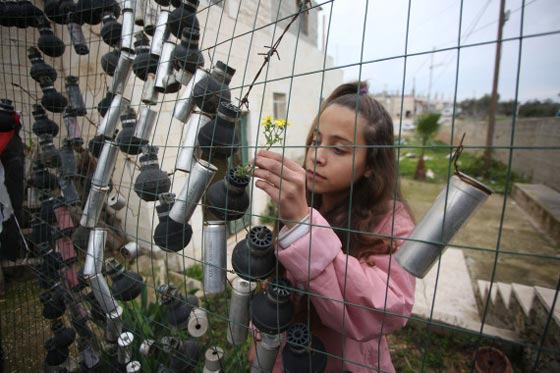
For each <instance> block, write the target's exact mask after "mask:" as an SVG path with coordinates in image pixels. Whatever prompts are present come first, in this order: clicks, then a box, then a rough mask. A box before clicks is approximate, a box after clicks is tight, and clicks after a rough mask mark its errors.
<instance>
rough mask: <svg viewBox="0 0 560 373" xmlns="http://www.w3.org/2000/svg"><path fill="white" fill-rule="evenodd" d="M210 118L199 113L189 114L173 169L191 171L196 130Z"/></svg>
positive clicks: (196, 138)
mask: <svg viewBox="0 0 560 373" xmlns="http://www.w3.org/2000/svg"><path fill="white" fill-rule="evenodd" d="M211 120H212V118H210V117H208V116H206V115H204V114H200V113H192V114H191V115H190V116H189V119H188V122H187V124H186V125H185V127H186V133H185V138H184V139H183V143H182V144H181V148H180V150H179V154H178V155H177V161H176V162H175V170H179V171H184V172H191V168H192V165H193V160H194V150H195V146H196V144H197V141H198V131H199V129H200V128H202V127H203V126H204V125H205V124H206V123H208V122H210V121H211Z"/></svg>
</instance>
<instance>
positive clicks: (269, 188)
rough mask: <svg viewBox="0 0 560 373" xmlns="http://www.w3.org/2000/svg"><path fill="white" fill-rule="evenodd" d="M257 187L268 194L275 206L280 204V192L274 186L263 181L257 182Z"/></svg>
mask: <svg viewBox="0 0 560 373" xmlns="http://www.w3.org/2000/svg"><path fill="white" fill-rule="evenodd" d="M255 186H256V187H257V188H259V189H262V190H263V191H264V192H265V193H266V194H268V195H269V196H270V198H271V199H272V201H273V202H274V203H275V204H278V203H279V200H280V191H279V190H278V189H277V188H276V187H275V186H274V185H272V184H270V183H268V182H266V181H263V180H257V182H256V183H255Z"/></svg>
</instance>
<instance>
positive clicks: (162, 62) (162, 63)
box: [154, 40, 175, 92]
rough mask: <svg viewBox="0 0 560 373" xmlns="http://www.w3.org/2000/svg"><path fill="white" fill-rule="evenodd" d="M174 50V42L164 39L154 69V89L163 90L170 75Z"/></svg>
mask: <svg viewBox="0 0 560 373" xmlns="http://www.w3.org/2000/svg"><path fill="white" fill-rule="evenodd" d="M174 50H175V43H173V42H171V41H167V40H166V41H165V42H164V43H163V48H162V51H161V57H160V58H159V64H158V67H157V71H156V83H155V86H154V89H155V90H156V91H158V92H165V88H166V87H167V82H168V80H169V79H170V78H171V77H172V75H171V73H172V72H173V63H172V61H171V57H172V55H173V51H174Z"/></svg>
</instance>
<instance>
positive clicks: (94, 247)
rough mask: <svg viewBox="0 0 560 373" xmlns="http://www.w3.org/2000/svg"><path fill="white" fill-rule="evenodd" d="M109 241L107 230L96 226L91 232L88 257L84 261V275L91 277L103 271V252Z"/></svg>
mask: <svg viewBox="0 0 560 373" xmlns="http://www.w3.org/2000/svg"><path fill="white" fill-rule="evenodd" d="M106 242H107V230H106V229H103V228H94V229H92V230H91V231H90V232H89V239H88V246H87V252H86V259H85V261H84V270H83V272H84V276H85V277H86V278H89V277H91V276H95V275H97V274H100V273H102V272H103V254H104V250H105V243H106Z"/></svg>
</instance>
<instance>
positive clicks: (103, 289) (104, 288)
mask: <svg viewBox="0 0 560 373" xmlns="http://www.w3.org/2000/svg"><path fill="white" fill-rule="evenodd" d="M87 281H88V283H89V286H90V287H91V290H92V291H93V295H94V296H95V299H96V300H97V302H98V303H99V306H100V307H101V309H102V310H103V312H104V313H105V314H111V313H113V312H115V311H116V310H117V308H120V307H118V305H117V301H116V300H115V298H113V294H111V290H110V289H109V285H107V280H105V277H103V275H102V274H101V273H99V274H97V275H95V276H91V277H89V278H88V279H87ZM120 312H121V314H122V309H121V311H120ZM119 334H120V331H119V333H118V334H117V336H116V337H115V339H113V341H115V342H116V341H117V338H118V337H119Z"/></svg>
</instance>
